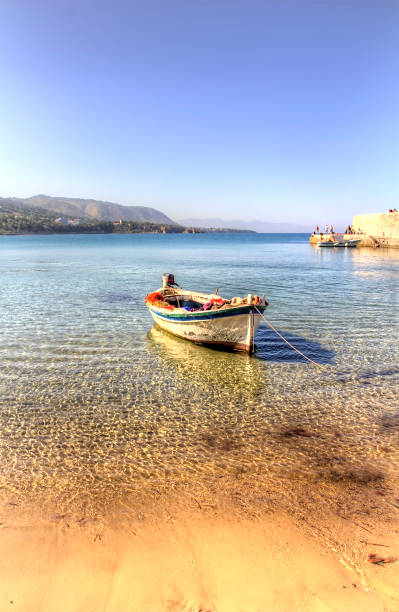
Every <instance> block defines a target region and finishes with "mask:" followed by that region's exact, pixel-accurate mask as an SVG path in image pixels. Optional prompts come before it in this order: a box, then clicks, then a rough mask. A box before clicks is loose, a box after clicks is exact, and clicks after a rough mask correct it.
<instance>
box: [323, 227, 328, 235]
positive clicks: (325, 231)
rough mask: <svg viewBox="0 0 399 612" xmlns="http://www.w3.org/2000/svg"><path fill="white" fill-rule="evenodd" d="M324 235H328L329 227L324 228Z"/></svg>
mask: <svg viewBox="0 0 399 612" xmlns="http://www.w3.org/2000/svg"><path fill="white" fill-rule="evenodd" d="M324 233H325V234H328V225H326V227H325V228H324Z"/></svg>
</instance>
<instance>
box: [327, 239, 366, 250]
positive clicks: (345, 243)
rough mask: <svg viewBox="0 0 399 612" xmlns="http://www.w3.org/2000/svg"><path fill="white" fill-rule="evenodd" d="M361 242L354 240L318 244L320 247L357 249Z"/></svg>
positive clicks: (328, 241)
mask: <svg viewBox="0 0 399 612" xmlns="http://www.w3.org/2000/svg"><path fill="white" fill-rule="evenodd" d="M359 242H360V238H359V239H358V240H357V239H353V240H324V241H320V242H317V246H319V247H324V248H325V247H355V246H356V245H357V244H358V243H359Z"/></svg>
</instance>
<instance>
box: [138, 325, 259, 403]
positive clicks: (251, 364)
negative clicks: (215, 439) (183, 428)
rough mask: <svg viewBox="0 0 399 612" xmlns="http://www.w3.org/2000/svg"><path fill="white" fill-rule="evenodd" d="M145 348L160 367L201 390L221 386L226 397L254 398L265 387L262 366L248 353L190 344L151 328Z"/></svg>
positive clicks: (155, 327) (156, 328)
mask: <svg viewBox="0 0 399 612" xmlns="http://www.w3.org/2000/svg"><path fill="white" fill-rule="evenodd" d="M147 348H148V350H149V351H151V352H153V353H156V355H157V358H159V359H160V361H161V362H162V364H161V365H162V366H163V367H167V368H170V367H173V368H174V369H175V371H177V372H178V373H179V374H181V375H182V376H184V377H185V378H186V379H191V380H192V381H195V382H196V383H200V384H201V386H202V387H203V388H205V387H207V386H208V387H220V386H222V385H223V387H224V389H225V391H228V393H229V394H230V396H234V397H238V396H240V397H241V398H242V397H243V396H245V397H251V398H256V397H258V396H259V395H260V394H261V393H262V392H263V390H264V387H265V384H267V379H268V375H267V370H266V368H265V363H263V362H262V361H260V360H257V359H254V358H253V357H251V356H250V355H248V353H237V352H234V351H226V350H221V349H220V348H219V349H215V348H212V347H209V346H203V345H200V344H194V343H192V342H189V341H187V340H185V339H183V338H178V337H176V336H173V335H172V334H169V333H168V332H166V331H164V330H163V329H161V328H159V327H158V326H156V325H154V326H153V327H152V328H151V329H150V331H149V332H148V334H147Z"/></svg>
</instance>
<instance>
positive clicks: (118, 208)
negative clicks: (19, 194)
mask: <svg viewBox="0 0 399 612" xmlns="http://www.w3.org/2000/svg"><path fill="white" fill-rule="evenodd" d="M3 199H4V198H0V202H1V200H3ZM5 199H6V200H7V201H8V202H14V203H15V204H19V205H20V206H25V207H28V208H32V207H36V208H37V207H38V208H41V209H42V210H43V209H44V210H47V211H49V212H51V213H54V212H55V213H58V214H57V216H59V215H60V214H61V215H64V216H68V217H74V218H79V219H99V220H101V221H119V220H120V219H122V221H138V222H141V223H162V224H167V225H178V224H177V223H176V222H175V221H173V220H172V219H169V217H167V216H166V215H165V214H164V213H162V212H161V211H159V210H157V209H155V208H150V207H148V206H122V204H115V203H114V202H103V201H101V200H85V199H82V198H63V197H59V198H58V197H52V196H47V195H36V196H32V197H30V198H5Z"/></svg>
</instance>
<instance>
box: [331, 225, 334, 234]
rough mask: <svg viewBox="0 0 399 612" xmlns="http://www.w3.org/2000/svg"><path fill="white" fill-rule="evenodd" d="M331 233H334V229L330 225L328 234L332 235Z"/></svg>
mask: <svg viewBox="0 0 399 612" xmlns="http://www.w3.org/2000/svg"><path fill="white" fill-rule="evenodd" d="M333 233H334V228H333V226H332V225H330V234H333Z"/></svg>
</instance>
